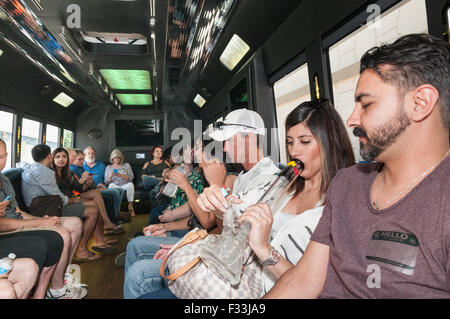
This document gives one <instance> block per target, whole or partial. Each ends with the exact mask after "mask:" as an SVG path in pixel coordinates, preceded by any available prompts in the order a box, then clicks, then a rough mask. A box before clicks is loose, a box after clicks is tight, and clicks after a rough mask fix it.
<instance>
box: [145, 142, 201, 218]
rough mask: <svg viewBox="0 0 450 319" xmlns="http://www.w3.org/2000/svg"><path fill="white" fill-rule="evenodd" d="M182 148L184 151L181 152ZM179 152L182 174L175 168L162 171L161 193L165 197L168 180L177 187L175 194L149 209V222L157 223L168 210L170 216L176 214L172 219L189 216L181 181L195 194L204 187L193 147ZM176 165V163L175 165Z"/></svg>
mask: <svg viewBox="0 0 450 319" xmlns="http://www.w3.org/2000/svg"><path fill="white" fill-rule="evenodd" d="M183 150H184V153H183ZM180 153H181V154H182V155H183V163H182V165H183V169H184V174H183V173H181V172H179V171H178V170H176V169H170V170H165V172H164V181H165V182H164V184H163V185H162V186H161V187H162V192H163V193H162V195H161V196H164V197H167V196H165V195H163V194H164V187H166V186H165V185H166V184H167V183H168V182H173V184H175V185H177V186H178V188H177V190H176V193H175V195H174V196H173V197H172V198H170V197H169V202H168V204H162V205H160V206H157V207H155V208H154V209H152V210H151V211H150V218H149V224H150V225H151V224H159V223H160V221H163V220H161V219H160V217H161V216H162V215H163V214H164V213H167V212H169V211H170V213H171V214H172V216H176V217H175V218H172V220H176V219H179V218H182V217H186V216H189V215H190V214H191V209H190V207H189V205H185V204H186V203H187V202H188V197H187V194H186V192H185V191H184V190H183V187H181V186H180V185H179V183H181V182H187V183H185V184H184V186H186V187H188V186H190V188H191V189H193V190H194V191H195V193H196V194H200V193H201V192H202V191H203V187H204V178H203V175H202V173H201V170H200V169H199V168H198V167H197V164H196V163H194V161H193V149H192V148H191V146H189V145H188V146H187V147H185V148H184V149H181V150H180ZM177 166H178V165H177ZM175 176H179V178H178V182H175V181H176V177H175Z"/></svg>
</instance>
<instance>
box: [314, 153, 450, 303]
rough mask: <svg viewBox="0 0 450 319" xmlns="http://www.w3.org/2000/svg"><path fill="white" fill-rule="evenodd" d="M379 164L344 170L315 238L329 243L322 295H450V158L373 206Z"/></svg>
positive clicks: (329, 196) (330, 194) (334, 183)
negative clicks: (394, 198) (393, 199)
mask: <svg viewBox="0 0 450 319" xmlns="http://www.w3.org/2000/svg"><path fill="white" fill-rule="evenodd" d="M381 167H382V166H381V164H363V165H355V166H353V167H350V168H347V169H343V170H341V171H339V172H338V174H337V175H336V177H335V178H334V179H333V181H332V183H331V185H330V187H329V190H328V192H327V195H326V203H325V208H324V210H323V215H322V218H321V220H320V222H319V224H318V226H317V228H316V229H315V231H314V234H313V236H312V237H311V240H312V241H315V242H319V243H322V244H325V245H328V246H330V262H329V264H328V272H327V278H326V281H325V284H324V287H323V290H322V293H321V295H320V297H321V298H450V259H449V253H450V252H449V249H450V179H449V176H450V158H448V157H447V158H446V159H445V160H444V161H443V162H442V163H441V164H440V165H439V166H438V167H437V168H436V169H435V170H434V171H433V172H431V173H430V175H428V176H427V177H425V178H424V179H423V180H422V181H421V182H420V183H419V184H418V185H417V186H416V187H414V188H413V189H412V190H411V191H410V192H409V193H408V194H407V195H406V196H405V197H403V198H402V199H401V200H399V201H398V202H397V203H395V204H394V205H392V206H391V207H389V208H387V209H384V210H375V209H374V208H373V207H372V205H371V204H370V187H371V185H372V183H373V181H374V179H375V176H376V173H377V172H378V171H379V170H380V168H381Z"/></svg>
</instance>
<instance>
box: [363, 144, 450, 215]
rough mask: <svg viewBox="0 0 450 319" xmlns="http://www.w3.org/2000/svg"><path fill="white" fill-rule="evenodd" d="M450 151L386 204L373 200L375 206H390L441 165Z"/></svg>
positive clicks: (379, 207)
mask: <svg viewBox="0 0 450 319" xmlns="http://www.w3.org/2000/svg"><path fill="white" fill-rule="evenodd" d="M449 153H450V150H448V151H447V152H445V154H444V156H442V158H441V159H439V161H438V162H437V163H436V164H434V165H432V166H431V167H429V168H427V169H426V170H425V171H424V172H423V173H422V174H420V175H419V176H417V177H416V178H415V179H414V180H413V181H412V182H411V183H409V184H408V185H407V186H406V187H405V188H404V189H403V190H402V191H400V192H399V193H397V194H395V195H394V196H393V197H392V198H391V199H389V200H388V201H386V202H385V203H384V205H380V204H379V203H378V201H377V200H374V201H373V202H372V205H373V207H375V209H377V210H379V209H381V208H382V207H386V206H388V205H389V204H390V203H391V202H392V201H394V200H395V199H397V198H398V197H399V196H401V195H402V194H404V193H405V192H406V191H407V190H409V189H410V188H411V187H412V186H413V185H414V184H415V183H416V182H417V181H418V180H419V179H420V178H422V177H424V176H426V175H428V174H429V173H430V172H431V171H432V170H433V169H434V168H436V166H438V165H439V163H441V162H442V161H443V160H444V158H445V157H447V155H448V154H449Z"/></svg>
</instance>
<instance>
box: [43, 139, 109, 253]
mask: <svg viewBox="0 0 450 319" xmlns="http://www.w3.org/2000/svg"><path fill="white" fill-rule="evenodd" d="M52 169H53V170H54V171H55V177H56V183H57V184H58V187H59V189H60V190H61V192H62V193H63V194H64V195H66V196H68V197H69V198H72V197H77V195H78V194H81V193H82V192H83V188H82V185H81V184H79V183H78V182H77V181H76V179H75V177H74V176H73V174H72V172H71V170H70V168H69V153H68V152H67V150H66V149H65V148H62V147H58V148H56V149H55V150H54V151H53V152H52ZM74 191H75V193H74ZM77 193H78V194H77ZM80 196H81V195H80ZM100 199H101V197H100ZM102 200H103V199H102ZM77 204H78V205H80V206H82V207H83V209H84V213H83V219H84V221H83V235H82V236H81V239H80V244H79V247H78V253H77V257H78V258H77V259H78V261H84V262H89V261H94V260H97V259H98V257H96V256H95V255H92V253H91V252H89V251H88V249H87V245H88V241H89V237H90V235H91V234H93V235H94V239H95V242H96V245H95V246H92V247H91V248H92V250H94V251H96V252H98V253H100V254H111V253H114V252H115V249H114V248H113V247H111V246H110V245H111V244H115V243H117V241H116V240H108V241H105V237H104V234H103V220H102V217H101V214H100V209H99V205H98V203H97V202H95V201H93V200H89V199H85V198H82V197H81V198H80V201H79V203H77ZM88 219H93V221H89V222H87V220H88Z"/></svg>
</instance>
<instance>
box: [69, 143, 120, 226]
mask: <svg viewBox="0 0 450 319" xmlns="http://www.w3.org/2000/svg"><path fill="white" fill-rule="evenodd" d="M67 153H68V154H69V164H70V166H69V169H70V171H71V172H72V174H73V176H74V177H75V179H76V180H77V182H78V184H79V185H80V187H81V189H82V192H81V194H80V195H81V198H84V199H89V200H93V201H95V202H96V203H97V205H98V207H99V211H100V215H101V217H102V220H103V229H105V230H108V231H112V233H107V234H108V235H118V234H120V233H123V232H124V230H123V227H122V226H121V225H119V226H118V225H115V224H114V223H113V222H112V221H116V222H117V216H118V213H119V211H118V210H119V205H120V198H119V200H118V203H115V199H114V197H119V196H120V194H119V193H118V192H111V191H108V190H106V191H102V190H101V189H99V188H97V187H96V185H95V184H94V181H93V179H92V176H91V175H90V173H88V172H86V171H85V170H84V169H83V162H84V154H83V152H82V151H80V150H74V149H67ZM105 198H108V200H110V201H111V203H113V206H114V207H113V208H112V209H111V208H110V209H109V210H110V211H109V212H107V208H106V206H105ZM116 206H117V207H116Z"/></svg>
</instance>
